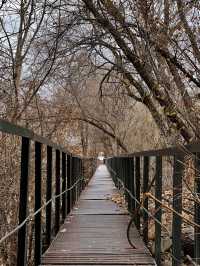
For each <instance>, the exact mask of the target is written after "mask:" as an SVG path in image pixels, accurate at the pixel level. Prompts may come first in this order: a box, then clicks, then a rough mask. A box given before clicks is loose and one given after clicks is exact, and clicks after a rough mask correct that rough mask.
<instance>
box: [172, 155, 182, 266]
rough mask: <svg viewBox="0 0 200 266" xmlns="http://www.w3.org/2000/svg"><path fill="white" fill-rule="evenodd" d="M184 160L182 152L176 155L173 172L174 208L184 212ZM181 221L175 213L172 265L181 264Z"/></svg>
mask: <svg viewBox="0 0 200 266" xmlns="http://www.w3.org/2000/svg"><path fill="white" fill-rule="evenodd" d="M183 161H184V157H183V155H182V154H178V155H175V156H174V173H173V209H174V210H175V211H176V212H178V213H180V214H181V213H182V175H183V164H182V163H181V162H183ZM181 223H182V218H181V217H180V216H178V215H177V214H175V213H173V220H172V256H173V257H172V265H173V266H178V265H181V262H180V260H181Z"/></svg>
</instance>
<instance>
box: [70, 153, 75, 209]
mask: <svg viewBox="0 0 200 266" xmlns="http://www.w3.org/2000/svg"><path fill="white" fill-rule="evenodd" d="M74 166H75V158H74V156H72V168H71V171H72V172H71V181H72V183H71V185H72V186H73V185H74ZM71 196H72V208H73V206H74V188H73V189H72V190H71Z"/></svg>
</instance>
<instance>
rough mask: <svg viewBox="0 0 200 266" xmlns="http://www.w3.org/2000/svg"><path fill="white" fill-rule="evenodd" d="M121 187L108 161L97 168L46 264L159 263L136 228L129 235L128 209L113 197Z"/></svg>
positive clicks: (43, 259) (44, 263) (50, 249)
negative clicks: (118, 203)
mask: <svg viewBox="0 0 200 266" xmlns="http://www.w3.org/2000/svg"><path fill="white" fill-rule="evenodd" d="M116 192H117V190H116V188H115V187H114V184H113V182H112V180H111V178H110V176H109V173H108V170H107V168H106V166H105V165H101V166H99V167H98V168H97V171H96V173H95V175H94V176H93V178H92V179H91V181H90V183H89V185H88V187H87V188H86V189H85V191H84V192H83V193H82V195H81V198H80V200H79V202H78V204H77V206H76V207H75V208H74V209H73V211H72V213H71V215H70V216H69V217H68V218H67V219H66V221H65V223H64V225H63V226H62V227H61V230H60V232H59V233H58V235H57V237H56V238H55V240H54V241H53V242H52V244H51V246H50V247H49V249H48V250H47V251H46V253H45V254H44V255H43V257H42V265H46V266H47V265H49V266H50V265H51V266H56V265H60V266H64V265H79V266H81V265H104V266H106V265H118V266H120V265H121V266H122V265H155V262H154V260H153V258H152V257H151V255H150V253H149V251H148V250H147V248H146V247H145V246H144V244H143V242H142V240H141V239H140V236H139V234H138V232H137V231H136V229H134V228H133V231H132V234H133V238H134V243H136V245H137V249H136V250H133V249H132V248H131V247H130V245H129V244H128V241H127V239H126V228H127V224H128V221H129V216H128V213H127V211H126V210H125V209H123V208H122V207H119V206H118V205H117V204H115V203H114V202H113V201H112V200H111V197H112V195H113V194H114V193H116Z"/></svg>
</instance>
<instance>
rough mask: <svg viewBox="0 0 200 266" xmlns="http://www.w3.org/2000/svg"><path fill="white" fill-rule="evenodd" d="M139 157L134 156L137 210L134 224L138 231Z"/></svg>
mask: <svg viewBox="0 0 200 266" xmlns="http://www.w3.org/2000/svg"><path fill="white" fill-rule="evenodd" d="M140 178H141V174H140V157H136V158H135V189H136V193H135V194H136V199H137V202H136V209H137V210H138V212H137V214H136V217H135V225H136V227H137V229H138V230H139V231H140V210H139V206H140V204H139V202H140Z"/></svg>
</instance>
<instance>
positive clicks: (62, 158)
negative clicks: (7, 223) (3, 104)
mask: <svg viewBox="0 0 200 266" xmlns="http://www.w3.org/2000/svg"><path fill="white" fill-rule="evenodd" d="M0 132H2V133H7V134H12V135H16V136H19V137H20V138H21V148H20V149H21V161H20V169H21V170H20V191H19V213H18V226H17V227H16V228H15V229H14V230H13V231H12V232H10V233H8V234H7V235H6V236H5V237H4V238H2V241H4V240H5V239H7V238H9V237H10V236H11V235H12V234H14V233H16V232H17V233H18V240H17V241H18V243H17V262H16V265H17V266H24V265H27V237H28V234H27V222H28V221H29V220H30V219H34V243H35V244H34V263H35V265H40V263H41V255H42V251H43V250H44V248H42V242H45V248H48V247H49V245H50V243H51V241H52V239H53V236H55V235H56V234H57V233H58V231H59V228H60V225H61V224H62V223H63V222H64V219H65V218H66V216H67V215H68V214H69V213H70V211H71V209H72V208H73V206H74V204H75V202H76V199H77V197H79V195H80V193H81V191H82V190H83V189H84V185H85V183H84V180H83V159H82V158H80V157H78V156H74V155H73V154H71V153H70V152H69V151H67V150H66V149H64V148H63V147H61V146H59V145H57V144H55V143H53V142H51V141H50V140H48V139H46V138H43V137H41V136H38V135H36V134H34V133H33V132H32V131H30V130H28V129H25V128H22V127H19V126H15V125H13V124H11V123H9V122H7V121H4V120H0ZM30 145H33V146H34V150H32V149H30ZM44 147H45V151H46V156H45V157H46V158H45V160H42V149H43V148H44ZM33 152H34V153H33ZM31 153H33V154H34V164H35V167H34V169H35V170H34V171H35V182H34V183H35V187H34V189H35V192H34V194H35V196H34V213H33V214H29V215H28V211H27V208H28V196H29V195H28V193H29V191H28V183H29V164H30V155H31ZM42 163H43V164H45V165H46V177H45V178H46V182H45V183H46V185H45V193H46V195H45V204H44V205H42V178H44V177H43V173H42ZM53 174H55V177H54V179H55V194H54V195H53V188H52V186H53V183H52V180H53ZM53 203H54V206H53ZM53 207H54V208H53ZM42 210H44V211H45V217H46V218H45V219H46V222H45V240H44V241H42V221H41V218H42V217H41V211H42ZM53 210H54V213H52V212H53ZM52 214H53V215H54V219H52ZM53 221H54V224H52V223H53ZM52 227H53V229H54V230H53V232H52Z"/></svg>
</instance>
